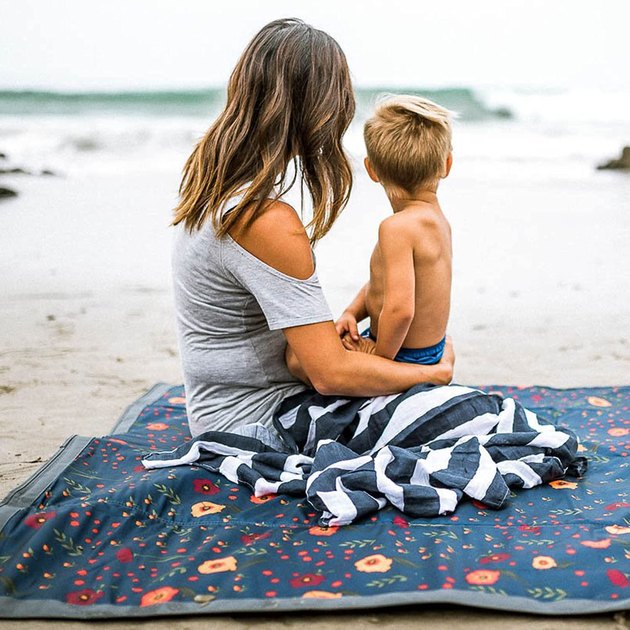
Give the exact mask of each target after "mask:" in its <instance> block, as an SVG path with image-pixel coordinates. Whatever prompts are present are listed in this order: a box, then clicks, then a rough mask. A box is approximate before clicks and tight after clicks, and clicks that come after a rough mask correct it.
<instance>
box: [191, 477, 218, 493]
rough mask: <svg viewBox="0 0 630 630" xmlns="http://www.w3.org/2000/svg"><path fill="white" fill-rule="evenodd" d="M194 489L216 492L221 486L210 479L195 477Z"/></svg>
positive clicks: (203, 491) (200, 491)
mask: <svg viewBox="0 0 630 630" xmlns="http://www.w3.org/2000/svg"><path fill="white" fill-rule="evenodd" d="M193 489H194V491H195V492H199V493H200V494H216V493H217V492H219V490H220V488H219V486H217V484H216V483H214V481H210V479H193Z"/></svg>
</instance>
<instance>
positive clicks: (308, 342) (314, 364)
mask: <svg viewBox="0 0 630 630" xmlns="http://www.w3.org/2000/svg"><path fill="white" fill-rule="evenodd" d="M240 226H242V223H240V224H237V225H236V226H235V228H234V229H233V230H231V231H230V236H232V238H234V239H235V240H236V241H237V242H238V243H239V245H241V247H244V248H245V249H247V250H248V251H249V252H250V253H251V254H253V255H254V256H256V257H257V258H259V259H260V260H262V261H263V262H265V263H266V264H267V265H270V266H272V267H274V268H275V269H277V270H278V271H280V272H282V273H284V274H286V275H290V276H292V277H294V278H302V279H304V278H308V277H309V276H310V275H311V274H312V273H313V259H312V254H311V248H310V244H309V241H308V236H307V234H306V231H305V230H304V226H303V225H302V222H301V221H300V218H299V216H298V215H297V213H296V212H295V210H293V208H291V206H289V205H287V204H285V203H282V202H274V203H272V204H270V205H269V206H268V207H267V209H266V210H265V212H264V213H263V214H262V215H260V216H258V217H257V218H256V220H255V221H254V222H253V223H252V224H251V226H250V227H248V228H247V229H244V228H242V227H240ZM284 333H285V336H286V338H287V342H288V344H289V346H290V347H291V352H293V353H294V355H295V360H296V361H297V364H299V366H300V367H299V369H300V370H301V373H302V374H303V376H304V377H305V380H308V381H309V382H310V383H312V386H313V387H314V388H315V389H317V390H318V391H319V392H321V393H323V394H341V395H347V396H377V395H379V394H392V393H397V392H402V391H404V390H406V389H409V387H412V386H413V385H416V384H417V383H436V384H447V383H449V382H450V381H451V379H452V375H453V363H454V356H453V353H452V350H449V351H445V353H444V358H443V361H441V362H440V363H438V364H436V365H412V364H406V363H395V362H393V361H390V360H389V359H384V358H382V357H378V356H374V355H369V354H363V353H359V352H348V351H347V350H345V349H344V347H343V345H342V343H341V339H340V338H339V335H338V334H337V331H336V330H335V326H334V324H333V322H332V321H328V322H321V323H317V324H307V325H304V326H293V327H291V328H285V329H284Z"/></svg>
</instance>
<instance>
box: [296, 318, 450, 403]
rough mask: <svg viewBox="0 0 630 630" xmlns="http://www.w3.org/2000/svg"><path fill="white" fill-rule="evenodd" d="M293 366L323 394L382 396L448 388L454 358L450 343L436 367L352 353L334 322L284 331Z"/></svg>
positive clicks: (298, 375) (298, 374) (297, 374)
mask: <svg viewBox="0 0 630 630" xmlns="http://www.w3.org/2000/svg"><path fill="white" fill-rule="evenodd" d="M284 334H285V336H286V338H287V341H288V344H289V346H290V347H291V352H292V353H293V354H294V359H293V361H294V363H293V365H298V366H299V368H298V370H299V372H298V373H296V374H295V376H297V377H298V378H300V375H306V377H307V378H308V381H309V382H310V383H311V384H312V386H313V387H314V388H315V389H316V390H317V391H318V392H320V393H321V394H327V395H332V394H338V395H342V396H379V395H381V394H395V393H398V392H402V391H405V390H406V389H409V388H410V387H413V386H414V385H417V384H418V383H434V384H436V385H448V383H450V382H451V380H452V378H453V365H454V362H455V355H454V353H453V347H452V344H451V342H450V339H449V341H448V344H447V347H446V348H445V351H444V355H443V357H442V360H441V361H440V362H439V363H437V364H435V365H414V364H411V363H398V362H394V361H391V360H389V359H385V358H383V357H379V356H376V355H375V354H365V353H363V352H349V351H348V350H346V349H345V348H344V347H343V345H342V344H341V340H340V339H339V336H338V335H337V331H336V330H335V327H334V325H333V323H332V322H321V323H318V324H308V325H306V326H294V327H292V328H285V329H284Z"/></svg>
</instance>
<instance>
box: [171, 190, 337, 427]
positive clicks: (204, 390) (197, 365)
mask: <svg viewBox="0 0 630 630" xmlns="http://www.w3.org/2000/svg"><path fill="white" fill-rule="evenodd" d="M237 202H238V198H235V199H233V200H230V201H229V202H228V203H227V204H225V206H224V208H225V209H226V210H229V209H231V208H232V207H234V205H236V203H237ZM175 229H176V235H175V238H174V245H173V256H172V265H173V284H174V297H175V312H176V316H177V333H178V342H179V349H180V354H181V359H182V367H183V371H184V384H185V388H186V406H187V411H188V419H189V424H190V430H191V433H192V435H193V436H196V435H199V434H200V433H203V432H204V431H211V430H212V431H230V430H234V429H238V428H239V427H243V426H245V425H250V424H253V423H256V422H259V423H261V424H263V425H265V426H271V420H272V416H273V412H274V410H275V408H276V406H277V405H278V404H279V403H280V402H281V401H282V400H283V399H284V398H286V397H288V396H291V395H293V394H296V393H298V392H300V391H303V390H304V389H305V388H306V387H305V385H304V384H303V383H301V382H300V381H298V380H297V379H295V378H294V377H293V376H292V375H291V374H290V373H289V371H288V370H287V367H286V364H285V361H284V351H285V348H286V340H285V337H284V334H283V332H282V330H281V329H282V328H288V327H290V326H300V325H304V324H313V323H316V322H322V321H329V320H332V314H331V312H330V309H329V307H328V304H327V303H326V299H325V298H324V294H323V292H322V289H321V286H320V284H319V280H318V279H317V272H314V273H313V275H312V276H311V277H310V278H308V279H306V280H300V279H297V278H293V277H291V276H288V275H285V274H284V273H281V272H280V271H278V270H276V269H274V268H273V267H271V266H269V265H267V264H266V263H264V262H263V261H262V260H260V259H259V258H256V257H255V256H254V255H253V254H251V253H249V252H248V251H247V250H246V249H244V248H243V247H241V246H240V245H239V244H238V243H237V242H236V241H234V240H233V239H232V238H231V237H230V236H229V235H226V236H225V237H224V238H221V239H218V238H217V237H216V235H215V233H214V229H213V227H212V223H211V222H210V221H207V222H206V224H205V225H204V226H203V227H202V228H201V229H200V230H197V231H194V232H192V234H191V233H189V232H188V231H187V230H186V229H185V228H184V226H183V224H181V223H180V224H179V225H178V226H177V227H176V228H175Z"/></svg>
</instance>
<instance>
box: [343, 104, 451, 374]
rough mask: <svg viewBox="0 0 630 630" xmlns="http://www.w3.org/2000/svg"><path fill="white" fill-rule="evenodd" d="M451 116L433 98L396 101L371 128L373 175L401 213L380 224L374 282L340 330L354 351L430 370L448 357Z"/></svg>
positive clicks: (385, 107)
mask: <svg viewBox="0 0 630 630" xmlns="http://www.w3.org/2000/svg"><path fill="white" fill-rule="evenodd" d="M449 115H450V112H449V111H448V110H446V109H444V108H442V107H440V106H439V105H437V104H435V103H433V102H431V101H429V100H428V99H425V98H421V97H418V96H393V97H390V98H388V99H387V100H385V101H383V102H381V103H380V104H379V105H378V106H377V108H376V111H375V113H374V115H373V116H372V117H371V118H370V119H369V120H368V121H367V122H366V123H365V130H364V138H365V144H366V148H367V158H366V159H365V168H366V169H367V172H368V174H369V176H370V178H371V179H372V180H374V181H375V182H379V183H380V184H381V185H382V186H383V188H384V189H385V192H386V194H387V197H388V198H389V201H390V203H391V206H392V210H393V211H394V213H393V215H391V216H389V217H387V218H386V219H385V220H384V221H382V223H381V224H380V227H379V231H378V242H377V244H376V247H375V248H374V252H373V254H372V257H371V260H370V280H369V282H368V283H367V284H366V285H365V286H364V287H363V288H362V289H361V290H360V291H359V293H358V294H357V296H356V297H355V298H354V300H353V301H352V303H351V304H350V306H348V308H347V309H346V310H345V311H344V313H343V314H342V316H341V317H340V318H339V319H338V320H337V322H336V324H335V325H336V328H337V332H338V333H339V334H340V336H341V337H342V341H343V343H344V346H345V347H346V348H347V349H348V350H358V351H361V352H370V353H375V354H377V355H380V356H382V357H386V358H389V359H394V360H395V361H403V362H407V363H422V364H427V365H428V364H433V363H437V362H439V360H440V358H441V357H442V353H443V351H444V344H445V339H446V337H445V333H446V325H447V322H448V317H449V310H450V294H451V257H452V249H451V229H450V226H449V223H448V221H447V220H446V217H445V216H444V214H443V213H442V209H441V208H440V204H439V203H438V198H437V188H438V183H439V181H440V180H441V179H443V178H444V177H446V176H448V174H449V171H450V169H451V164H452V160H453V158H452V153H451V123H450V118H449ZM366 317H369V318H370V327H369V328H368V329H367V330H366V331H364V332H363V333H362V336H359V333H358V328H357V323H358V322H360V321H361V320H363V319H365V318H366ZM365 337H369V339H371V341H368V340H367V339H365Z"/></svg>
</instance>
